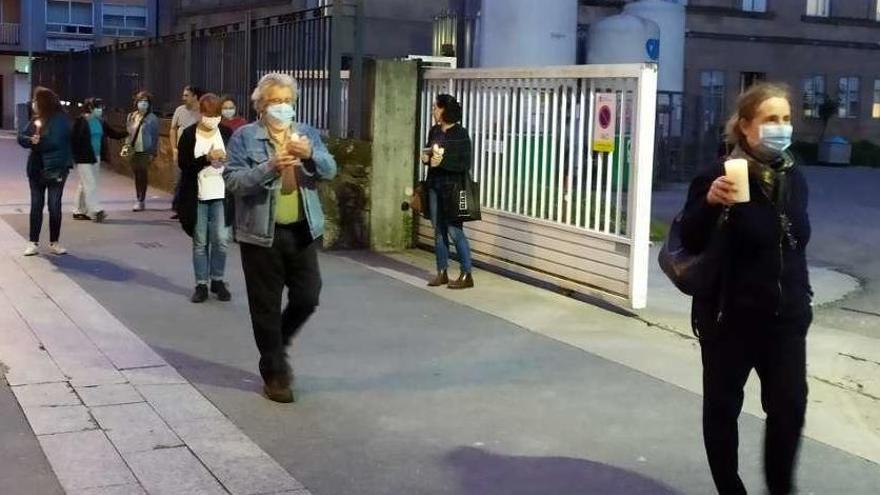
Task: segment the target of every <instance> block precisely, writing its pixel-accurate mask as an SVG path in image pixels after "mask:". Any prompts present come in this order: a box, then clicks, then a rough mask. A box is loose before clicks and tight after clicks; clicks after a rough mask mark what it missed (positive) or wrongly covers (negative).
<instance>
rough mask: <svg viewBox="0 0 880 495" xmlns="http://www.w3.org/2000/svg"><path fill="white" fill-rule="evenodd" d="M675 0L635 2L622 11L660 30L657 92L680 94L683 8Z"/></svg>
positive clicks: (682, 54) (683, 23) (683, 26)
mask: <svg viewBox="0 0 880 495" xmlns="http://www.w3.org/2000/svg"><path fill="white" fill-rule="evenodd" d="M680 3H682V2H676V1H675V0H639V1H637V2H632V3H628V4H626V6H624V8H623V12H624V13H626V14H631V15H635V16H639V17H641V18H644V19H648V20H650V21H653V22H655V23H656V24H657V25H658V26H659V27H660V70H659V73H658V74H657V90H658V91H672V92H682V91H684V33H685V7H684V5H680Z"/></svg>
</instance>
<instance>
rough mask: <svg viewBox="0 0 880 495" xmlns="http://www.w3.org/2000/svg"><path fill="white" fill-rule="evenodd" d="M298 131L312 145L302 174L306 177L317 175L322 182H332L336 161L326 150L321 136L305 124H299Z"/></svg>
mask: <svg viewBox="0 0 880 495" xmlns="http://www.w3.org/2000/svg"><path fill="white" fill-rule="evenodd" d="M299 131H300V132H301V133H303V134H305V136H306V137H307V138H308V139H309V142H310V143H311V144H312V158H311V160H306V161H305V162H304V163H303V173H304V174H306V175H308V176H314V175H317V176H318V177H319V178H321V179H324V180H333V178H334V177H336V159H335V158H333V155H331V154H330V151H328V150H327V146H326V145H325V144H324V141H323V140H322V139H321V134H320V133H318V131H317V130H316V129H315V128H314V127H312V126H309V125H305V124H300V126H299Z"/></svg>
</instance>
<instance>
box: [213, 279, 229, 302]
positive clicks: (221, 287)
mask: <svg viewBox="0 0 880 495" xmlns="http://www.w3.org/2000/svg"><path fill="white" fill-rule="evenodd" d="M211 292H213V293H214V294H217V299H218V300H219V301H223V302H226V301H229V300H231V299H232V294H230V293H229V289H227V288H226V282H224V281H222V280H211Z"/></svg>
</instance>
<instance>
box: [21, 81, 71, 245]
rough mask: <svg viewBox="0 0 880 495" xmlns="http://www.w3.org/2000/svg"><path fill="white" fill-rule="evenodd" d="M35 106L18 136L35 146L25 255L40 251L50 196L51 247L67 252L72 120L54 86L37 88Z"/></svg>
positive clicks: (24, 143) (30, 169)
mask: <svg viewBox="0 0 880 495" xmlns="http://www.w3.org/2000/svg"><path fill="white" fill-rule="evenodd" d="M31 107H32V110H33V114H34V119H33V120H31V121H30V123H29V124H28V125H27V127H26V128H25V129H24V131H22V132H21V133H20V134H19V136H18V144H20V145H21V146H23V147H25V148H29V149H30V150H31V152H30V155H29V156H28V162H27V176H28V183H29V184H30V187H31V217H30V237H29V241H30V242H28V245H27V247H26V248H25V250H24V255H25V256H33V255H35V254H37V253H38V252H39V242H40V230H42V227H43V207H44V206H45V204H46V194H47V193H48V196H49V201H48V202H49V250H50V251H51V252H52V253H53V254H58V255H61V254H65V253H67V250H66V249H64V248H63V247H62V246H61V244H59V243H58V239H59V237H61V195H62V194H63V193H64V183H65V182H66V181H67V175H68V174H69V173H70V168H71V166H72V165H73V163H72V160H71V154H70V122H68V120H67V116H66V115H65V114H64V112H63V111H62V110H61V103H60V102H59V101H58V95H56V94H55V93H54V92H53V91H52V90H51V89H48V88H44V87H37V88H35V89H34V97H33V102H32V103H31Z"/></svg>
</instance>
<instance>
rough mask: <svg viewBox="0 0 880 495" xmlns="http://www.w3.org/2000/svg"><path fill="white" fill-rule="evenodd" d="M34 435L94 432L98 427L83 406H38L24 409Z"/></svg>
mask: <svg viewBox="0 0 880 495" xmlns="http://www.w3.org/2000/svg"><path fill="white" fill-rule="evenodd" d="M24 413H25V416H27V419H28V422H29V423H30V424H31V428H32V429H33V430H34V434H36V435H38V436H39V435H53V434H56V433H72V432H77V431H86V430H95V429H97V428H98V426H97V425H96V424H95V422H94V421H93V420H92V417H91V416H90V415H89V411H88V409H86V408H85V406H82V405H79V406H38V407H26V408H24Z"/></svg>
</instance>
